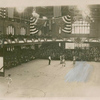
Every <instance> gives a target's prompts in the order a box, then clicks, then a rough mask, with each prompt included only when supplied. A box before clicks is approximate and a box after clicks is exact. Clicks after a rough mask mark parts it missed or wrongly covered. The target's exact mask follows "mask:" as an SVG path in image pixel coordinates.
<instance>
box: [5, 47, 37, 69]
mask: <svg viewBox="0 0 100 100" xmlns="http://www.w3.org/2000/svg"><path fill="white" fill-rule="evenodd" d="M4 52H5V54H4V66H5V68H6V69H9V68H11V67H16V66H18V65H21V64H22V63H26V62H28V61H31V60H33V59H35V57H34V50H32V49H30V48H27V49H26V48H23V49H21V48H20V46H19V47H14V49H11V48H10V47H9V49H8V50H7V48H5V51H4Z"/></svg>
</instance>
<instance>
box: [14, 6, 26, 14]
mask: <svg viewBox="0 0 100 100" xmlns="http://www.w3.org/2000/svg"><path fill="white" fill-rule="evenodd" d="M16 10H17V12H19V13H22V12H24V10H25V7H17V8H16Z"/></svg>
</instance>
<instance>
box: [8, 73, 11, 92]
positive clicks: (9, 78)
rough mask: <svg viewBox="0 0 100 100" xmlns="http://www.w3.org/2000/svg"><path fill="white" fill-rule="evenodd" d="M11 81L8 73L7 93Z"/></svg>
mask: <svg viewBox="0 0 100 100" xmlns="http://www.w3.org/2000/svg"><path fill="white" fill-rule="evenodd" d="M11 83H12V78H11V74H8V77H7V93H8V92H9V88H10V85H11Z"/></svg>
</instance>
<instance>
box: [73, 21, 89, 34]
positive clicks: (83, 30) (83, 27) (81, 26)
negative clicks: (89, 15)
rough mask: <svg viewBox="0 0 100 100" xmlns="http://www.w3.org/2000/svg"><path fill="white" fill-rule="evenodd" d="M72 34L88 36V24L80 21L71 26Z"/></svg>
mask: <svg viewBox="0 0 100 100" xmlns="http://www.w3.org/2000/svg"><path fill="white" fill-rule="evenodd" d="M72 34H90V24H89V23H88V22H86V21H84V20H82V19H80V20H78V21H75V22H74V23H73V24H72Z"/></svg>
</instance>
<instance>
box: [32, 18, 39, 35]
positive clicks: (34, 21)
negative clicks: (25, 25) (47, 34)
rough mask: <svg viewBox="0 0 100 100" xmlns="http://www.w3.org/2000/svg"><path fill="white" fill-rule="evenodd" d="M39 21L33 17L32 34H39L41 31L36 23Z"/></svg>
mask: <svg viewBox="0 0 100 100" xmlns="http://www.w3.org/2000/svg"><path fill="white" fill-rule="evenodd" d="M37 21H38V19H37V18H34V17H31V18H30V34H36V33H38V32H39V30H38V29H37V28H36V23H37Z"/></svg>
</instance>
